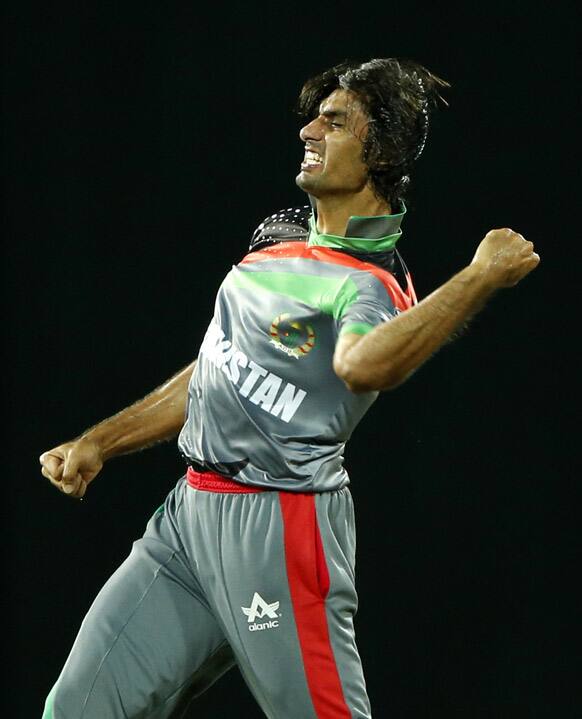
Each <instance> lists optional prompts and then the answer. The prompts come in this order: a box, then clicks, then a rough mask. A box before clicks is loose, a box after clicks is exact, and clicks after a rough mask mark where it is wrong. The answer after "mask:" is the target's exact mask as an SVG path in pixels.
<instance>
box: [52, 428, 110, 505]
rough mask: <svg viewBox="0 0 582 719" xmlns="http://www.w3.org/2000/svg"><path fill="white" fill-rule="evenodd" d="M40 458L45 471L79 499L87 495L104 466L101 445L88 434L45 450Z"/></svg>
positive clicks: (61, 487) (70, 494) (68, 492)
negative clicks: (88, 488)
mask: <svg viewBox="0 0 582 719" xmlns="http://www.w3.org/2000/svg"><path fill="white" fill-rule="evenodd" d="M39 460H40V464H41V473H42V475H43V476H44V477H46V478H47V479H48V480H49V481H50V482H51V484H53V485H54V486H55V487H57V488H58V489H60V490H61V492H64V493H65V494H68V495H69V496H70V497H75V498H76V499H81V498H82V497H83V496H84V494H85V492H86V491H87V486H88V485H89V482H92V481H93V479H95V477H96V475H97V474H98V473H99V472H100V471H101V467H103V457H102V453H101V448H100V447H99V445H98V444H97V443H96V442H94V441H93V440H91V439H89V438H86V437H85V438H84V437H81V438H79V439H76V440H74V441H72V442H65V444H61V445H59V446H58V447H55V448H54V449H51V450H49V451H48V452H44V453H43V454H41V455H40V457H39Z"/></svg>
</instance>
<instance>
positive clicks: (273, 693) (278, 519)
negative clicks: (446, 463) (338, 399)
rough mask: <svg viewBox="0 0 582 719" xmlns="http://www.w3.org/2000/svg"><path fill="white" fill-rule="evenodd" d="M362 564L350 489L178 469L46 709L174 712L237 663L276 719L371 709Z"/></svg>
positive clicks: (136, 717)
mask: <svg viewBox="0 0 582 719" xmlns="http://www.w3.org/2000/svg"><path fill="white" fill-rule="evenodd" d="M354 564H355V529H354V514H353V506H352V499H351V495H350V493H349V491H348V489H347V488H344V489H342V490H338V491H336V492H327V493H322V494H294V493H291V492H275V491H272V492H270V491H266V492H257V493H246V494H235V493H225V492H223V491H206V490H200V489H194V488H192V487H190V486H189V485H188V484H187V483H186V481H185V479H184V478H182V479H180V481H179V482H178V484H177V485H176V487H175V488H174V490H172V491H171V492H170V494H169V495H168V497H167V499H166V501H165V503H164V505H163V506H162V507H161V508H160V509H159V510H158V511H157V512H156V513H155V514H154V516H153V517H152V518H151V519H150V521H149V523H148V525H147V527H146V530H145V533H144V536H143V537H142V538H141V539H139V540H138V541H136V542H135V543H134V545H133V548H132V551H131V554H130V555H129V557H128V558H127V559H126V560H125V562H124V563H123V564H122V565H121V566H120V567H119V569H118V570H117V571H116V572H115V573H114V574H113V576H112V577H111V578H110V579H109V581H108V582H107V583H106V584H105V585H104V587H103V589H102V590H101V591H100V593H99V594H98V596H97V598H96V599H95V601H94V603H93V605H92V606H91V607H90V609H89V611H88V613H87V615H86V617H85V619H84V620H83V623H82V625H81V628H80V630H79V633H78V635H77V638H76V640H75V643H74V645H73V647H72V649H71V652H70V654H69V657H68V659H67V661H66V663H65V665H64V668H63V670H62V672H61V674H60V676H59V678H58V680H57V682H56V684H55V686H54V687H53V689H52V691H51V692H50V694H49V696H48V698H47V701H46V706H45V712H44V714H43V719H122V718H123V719H142V718H144V719H145V718H146V717H147V718H148V719H166V718H169V717H173V718H177V717H179V716H182V715H183V713H184V712H185V710H186V707H187V705H188V704H189V703H190V701H191V700H192V698H193V697H195V696H197V695H199V694H200V693H202V692H203V691H204V690H205V689H207V688H208V687H209V686H210V685H211V684H212V683H213V682H214V681H216V680H217V679H218V678H219V677H220V676H222V675H223V674H224V673H225V672H226V671H228V669H230V668H231V667H233V666H234V665H235V664H236V665H237V666H238V667H239V669H240V671H241V673H242V675H243V677H244V679H245V681H246V683H247V685H248V687H249V689H250V691H251V692H252V693H253V695H254V697H255V699H256V701H257V703H258V704H259V706H260V707H261V708H262V710H263V712H264V714H265V715H266V716H267V717H270V718H271V719H312V718H314V719H315V718H318V719H348V718H351V717H358V719H363V718H364V717H366V718H367V717H370V716H371V713H370V706H369V702H368V697H367V694H366V687H365V682H364V677H363V672H362V666H361V662H360V657H359V654H358V651H357V647H356V643H355V636H354V626H353V618H354V614H355V612H356V608H357V595H356V591H355V586H354ZM194 707H195V704H194ZM194 707H192V708H194ZM233 709H234V707H233ZM193 713H194V714H195V711H194V712H193Z"/></svg>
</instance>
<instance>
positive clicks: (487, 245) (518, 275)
mask: <svg viewBox="0 0 582 719" xmlns="http://www.w3.org/2000/svg"><path fill="white" fill-rule="evenodd" d="M539 261H540V257H539V255H538V254H536V253H535V252H534V251H533V243H532V242H528V241H527V240H526V239H525V238H524V237H523V236H522V235H520V234H519V233H517V232H514V231H513V230H510V229H509V228H508V227H504V228H503V229H500V230H491V231H490V232H488V233H487V234H486V235H485V237H484V238H483V240H481V243H480V244H479V247H478V248H477V252H476V253H475V256H474V257H473V261H472V262H471V264H472V265H473V266H478V267H479V268H480V269H481V270H482V271H483V272H484V273H485V275H486V276H487V278H488V280H489V281H490V282H491V283H492V284H493V286H494V287H498V288H501V287H512V286H513V285H516V284H517V283H518V282H519V281H520V280H521V279H523V278H524V277H525V276H526V275H527V274H528V273H529V272H531V271H532V270H533V269H535V268H536V267H537V266H538V264H539Z"/></svg>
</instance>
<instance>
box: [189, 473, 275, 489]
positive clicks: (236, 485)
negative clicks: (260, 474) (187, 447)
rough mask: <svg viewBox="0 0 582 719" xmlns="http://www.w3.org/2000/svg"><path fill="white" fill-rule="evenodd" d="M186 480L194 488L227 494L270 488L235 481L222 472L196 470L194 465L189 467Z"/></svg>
mask: <svg viewBox="0 0 582 719" xmlns="http://www.w3.org/2000/svg"><path fill="white" fill-rule="evenodd" d="M186 481H187V482H188V484H189V485H190V486H191V487H193V488H194V489H202V490H204V491H205V492H222V493H225V494H254V493H256V492H266V491H268V490H266V489H261V488H260V487H251V486H250V485H248V484H241V483H240V482H235V481H234V479H229V478H228V477H223V476H222V474H216V473H215V472H196V471H195V470H194V469H192V467H188V471H187V472H186Z"/></svg>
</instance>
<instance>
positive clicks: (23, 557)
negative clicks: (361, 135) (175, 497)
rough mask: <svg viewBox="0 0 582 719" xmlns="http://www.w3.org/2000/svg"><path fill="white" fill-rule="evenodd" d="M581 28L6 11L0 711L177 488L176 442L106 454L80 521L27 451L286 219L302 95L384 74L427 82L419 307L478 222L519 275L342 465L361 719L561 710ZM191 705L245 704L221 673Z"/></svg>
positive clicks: (272, 11) (568, 610) (174, 334)
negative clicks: (372, 68)
mask: <svg viewBox="0 0 582 719" xmlns="http://www.w3.org/2000/svg"><path fill="white" fill-rule="evenodd" d="M576 27H577V25H576V22H575V13H574V3H573V2H572V3H557V4H551V5H550V4H546V5H535V6H534V5H533V4H529V3H507V4H503V5H502V4H499V5H491V4H490V3H483V4H481V7H480V8H475V7H472V6H470V5H469V4H465V5H464V6H461V7H458V6H453V5H451V6H446V5H441V4H432V5H429V4H422V3H418V2H409V3H404V4H397V5H394V6H389V5H384V6H380V5H377V4H376V3H374V4H372V3H367V2H361V3H339V2H338V3H333V4H332V3H317V2H314V3H305V4H303V3H302V4H299V3H286V4H280V3H271V4H270V5H260V6H259V5H252V6H251V5H246V4H242V3H241V4H236V5H226V4H224V5H223V4H220V3H214V4H211V6H210V7H207V8H204V7H199V6H197V7H194V5H192V4H190V3H188V4H187V3H171V4H168V3H143V4H139V5H137V4H135V5H131V4H127V3H122V4H119V5H114V6H110V5H109V4H106V3H99V4H98V3H93V4H88V3H79V4H76V5H74V6H73V5H71V6H66V5H64V4H58V3H57V4H53V5H50V4H49V5H48V6H47V5H45V6H43V7H41V6H40V5H34V6H33V5H31V4H27V3H22V2H19V3H13V5H12V9H9V10H7V11H5V16H4V39H5V65H4V93H3V95H4V113H3V116H4V121H3V132H4V136H3V137H4V156H5V175H4V178H5V182H4V222H5V231H4V239H5V251H4V255H5V257H4V273H5V274H4V282H3V288H4V293H5V296H4V305H5V308H6V312H5V317H6V319H5V322H4V340H5V341H4V358H5V363H4V367H5V369H4V372H3V380H4V397H5V407H6V410H7V411H6V418H7V423H6V430H5V445H4V452H3V458H4V466H5V473H4V483H5V488H6V491H5V502H4V524H5V527H6V534H7V536H8V542H5V560H4V566H5V568H6V569H5V572H4V574H5V577H6V581H5V586H4V599H5V601H4V616H5V620H6V621H7V625H8V626H7V631H6V634H5V637H6V641H5V648H6V649H7V653H8V657H7V658H8V663H7V664H5V680H6V688H5V690H4V699H5V700H6V701H7V702H8V707H7V709H6V711H5V712H4V713H3V715H4V716H11V717H22V718H25V719H28V717H31V718H32V717H39V716H40V714H41V713H42V705H43V701H44V697H45V695H46V693H47V692H48V690H49V689H50V687H51V685H52V683H53V682H54V680H55V679H56V676H57V675H58V672H59V671H60V668H61V665H62V663H63V662H64V660H65V658H66V655H67V653H68V650H69V648H70V645H71V643H72V641H73V639H74V637H75V634H76V631H77V629H78V626H79V623H80V621H81V619H82V617H83V615H84V613H85V611H86V610H87V608H88V606H89V604H90V602H91V601H92V599H93V597H94V595H95V594H96V592H97V591H98V590H99V588H100V587H101V585H102V583H103V582H104V581H105V580H106V578H107V577H108V576H109V575H110V573H111V572H112V571H113V570H114V568H115V567H116V566H117V565H118V564H119V563H120V562H121V561H122V560H123V559H124V558H125V556H126V555H127V553H128V552H129V550H130V548H131V543H132V541H133V540H134V539H135V538H137V537H138V536H140V535H141V533H142V531H143V528H144V526H145V523H146V521H147V519H148V518H149V516H150V515H151V513H152V512H153V510H154V509H155V508H156V507H157V506H158V505H159V504H161V502H162V501H163V499H164V497H165V495H166V493H167V492H168V491H169V489H171V488H172V487H173V485H174V483H175V481H176V479H177V477H178V476H179V474H180V473H181V471H182V464H181V461H180V459H179V457H178V455H177V452H176V448H175V445H174V443H170V444H166V445H160V446H157V447H155V448H153V449H150V450H148V451H147V452H143V453H139V454H134V455H131V456H128V457H122V458H119V459H116V460H113V461H112V462H111V463H110V464H109V465H108V466H106V468H105V470H104V471H103V473H102V475H101V476H100V478H99V480H98V481H96V482H95V483H94V485H92V486H91V488H90V491H89V493H88V496H87V498H86V501H85V502H83V503H81V504H80V503H78V502H74V501H71V500H69V499H67V498H66V497H64V496H62V495H61V494H59V493H58V492H56V491H55V490H54V489H53V488H52V487H50V485H49V484H48V482H46V481H45V480H44V479H43V478H42V477H41V475H40V472H39V469H38V455H39V454H40V453H41V452H42V451H44V450H47V449H49V448H51V447H53V446H54V445H56V444H58V443H60V442H62V441H64V440H66V439H70V438H71V437H73V436H75V435H77V434H78V433H80V432H81V431H82V430H83V429H85V428H86V427H88V426H89V425H91V424H93V423H95V422H97V421H99V420H100V419H103V418H104V417H106V416H109V415H111V414H113V413H114V412H116V411H117V410H119V409H121V408H123V407H124V406H126V405H128V404H130V403H131V402H133V401H135V400H136V399H138V398H140V397H142V396H143V395H145V394H146V393H147V392H148V391H150V390H151V389H153V388H154V387H155V386H157V385H158V384H160V383H161V382H162V381H163V380H164V379H166V378H167V377H169V376H170V375H171V374H173V373H174V372H175V371H177V370H178V369H180V368H181V367H183V366H184V365H186V364H187V363H189V362H190V361H191V359H192V358H193V357H194V356H195V354H196V352H197V347H198V345H199V342H200V340H201V338H202V335H203V333H204V331H205V328H206V326H207V323H208V320H209V317H210V315H211V311H212V306H213V301H214V295H215V292H216V289H217V287H218V285H219V283H220V281H221V279H222V277H223V276H224V274H225V272H226V271H227V270H228V268H229V267H230V265H231V264H232V263H234V262H236V261H237V260H238V259H239V258H240V257H241V255H242V254H243V253H244V251H245V249H246V247H247V244H248V240H249V238H250V235H251V233H252V231H253V229H254V228H255V227H256V225H257V224H258V223H259V222H261V221H262V219H263V218H264V216H266V215H267V214H270V213H271V212H274V211H275V210H278V209H280V208H283V207H288V206H291V205H293V204H304V202H305V197H304V195H303V194H302V193H301V192H300V191H299V190H298V189H297V188H296V186H295V183H294V178H295V175H296V174H297V171H298V165H299V162H300V158H301V156H302V146H301V143H300V142H299V139H298V131H299V128H300V123H299V121H298V119H297V118H296V117H295V116H294V114H293V105H294V102H295V98H296V96H297V93H298V92H299V89H300V87H301V84H302V82H303V81H304V79H305V78H306V77H308V76H309V75H311V74H314V73H316V72H318V71H320V70H322V69H324V68H326V67H328V66H330V65H331V64H334V63H336V62H339V61H341V60H343V59H345V58H354V59H362V60H365V59H369V58H371V57H388V56H401V57H410V58H412V59H415V60H417V61H419V62H421V63H423V64H425V65H426V66H427V67H428V68H429V69H431V70H432V71H433V72H435V73H437V74H439V75H441V76H442V77H444V78H445V79H447V80H449V82H451V83H452V88H451V90H450V91H449V92H448V94H447V97H448V101H449V103H450V107H449V108H448V109H446V110H444V111H442V112H441V113H440V114H439V115H437V116H436V117H435V119H434V121H433V123H432V132H431V135H430V137H429V142H428V144H427V147H426V150H425V152H424V155H423V156H422V157H421V159H420V161H419V163H418V167H417V171H416V173H415V175H414V177H413V181H414V184H413V189H412V193H411V195H410V199H409V202H408V208H409V212H408V214H407V216H406V218H405V220H404V223H403V230H404V235H403V238H402V239H401V241H400V245H399V247H400V250H401V252H402V253H403V255H404V257H405V259H406V260H407V263H408V265H409V267H411V268H412V271H413V275H414V277H415V281H416V286H417V290H418V292H419V294H420V295H421V296H425V295H426V294H428V293H429V292H430V291H431V290H432V289H434V288H435V287H436V286H437V285H438V284H440V283H442V282H443V281H445V280H447V279H448V278H449V277H450V276H451V275H452V274H453V273H454V272H456V271H457V270H459V269H461V268H462V267H463V266H464V264H466V263H467V262H469V261H470V259H471V257H472V255H473V252H474V249H475V247H476V245H477V244H478V242H479V240H480V239H481V238H482V237H483V235H484V234H485V233H486V232H487V231H488V230H490V229H492V228H495V227H506V226H507V227H511V228H513V229H515V230H517V231H519V232H521V233H522V234H523V235H524V236H525V237H526V238H527V239H531V240H532V241H533V242H534V243H535V245H536V249H537V250H538V252H539V253H540V255H541V257H542V262H541V264H540V266H539V268H538V269H537V270H536V271H535V272H534V273H533V274H532V275H530V276H528V277H527V278H526V279H525V280H524V281H523V282H522V283H521V284H519V285H518V286H517V287H515V288H513V289H511V290H504V291H502V292H500V293H499V294H498V295H496V296H495V297H494V298H493V300H492V301H491V302H490V303H489V305H488V306H487V307H486V308H485V309H484V310H483V312H482V313H481V314H479V315H478V316H477V317H476V318H475V319H474V320H473V322H472V324H471V326H470V328H469V331H468V332H467V333H466V334H465V335H464V336H463V337H462V338H460V339H458V340H457V341H455V342H453V343H451V344H449V345H447V346H446V347H444V348H443V349H442V350H441V351H440V352H439V353H437V354H436V355H435V356H434V357H433V358H432V359H431V360H430V361H429V362H428V363H427V364H426V365H425V366H424V367H423V368H422V369H421V370H420V371H419V372H418V373H417V374H415V375H414V376H413V377H412V378H411V379H410V380H409V381H408V383H406V384H405V385H403V386H402V387H400V388H399V389H398V390H396V391H395V392H393V393H389V394H386V395H383V396H382V397H381V398H380V399H379V400H378V402H377V403H376V404H375V405H374V406H373V408H372V410H371V411H370V413H369V415H368V416H367V417H366V418H365V419H364V420H363V422H362V424H361V425H360V426H359V427H358V429H357V430H356V432H355V434H354V436H353V438H352V440H351V443H350V445H349V447H348V449H347V452H346V463H347V466H348V469H349V470H350V472H351V475H352V492H353V495H354V498H355V502H356V512H357V521H358V525H359V534H358V559H357V562H358V585H359V594H360V610H359V613H358V616H357V632H358V642H359V647H360V651H361V655H362V658H363V662H364V667H365V671H366V675H367V681H368V687H369V694H370V697H371V700H372V705H373V708H374V712H375V714H374V715H375V716H376V717H398V718H402V719H409V718H410V719H416V718H417V717H418V718H419V719H420V718H425V717H426V718H432V717H441V716H443V717H445V716H446V717H471V718H475V717H492V718H497V717H556V718H559V719H565V718H566V717H575V716H580V715H582V699H581V684H580V678H579V670H580V661H581V656H580V651H579V648H578V643H577V641H576V638H575V637H576V631H577V629H578V627H577V626H576V625H577V620H578V619H579V608H578V605H579V601H580V597H579V596H577V595H576V594H575V591H574V587H575V584H576V578H577V576H576V575H577V574H578V573H579V570H580V565H579V557H578V562H577V563H575V561H574V559H575V556H576V553H575V549H576V548H578V547H579V542H578V533H579V529H578V527H579V524H580V521H579V510H578V506H579V500H580V492H579V490H578V489H577V482H578V476H577V475H576V473H575V471H574V456H575V442H576V441H577V436H576V435H577V429H576V427H577V424H575V411H574V407H575V406H576V405H575V394H576V393H577V371H578V369H577V365H578V364H579V361H578V360H577V355H576V337H577V334H578V323H577V321H576V320H575V319H574V317H573V316H572V317H569V309H568V308H569V306H572V305H573V303H574V301H575V297H574V294H573V290H574V288H575V287H576V284H577V272H576V270H577V263H576V259H575V258H576V250H577V244H578V243H579V242H580V234H579V232H578V224H579V205H578V203H577V196H578V186H579V181H580V173H579V163H580V158H579V154H578V150H579V143H578V140H577V133H578V125H579V100H578V96H579V93H580V80H579V73H578V69H577V68H576V66H575V58H576V52H575V43H576V40H577V38H576ZM192 715H193V716H197V717H211V716H212V717H219V716H237V717H239V716H240V717H242V716H245V717H246V716H248V717H259V716H260V711H259V710H258V708H257V707H256V706H255V704H254V702H253V700H252V698H251V696H250V694H249V693H248V691H247V689H246V688H245V686H244V684H243V682H242V680H241V678H240V676H239V675H238V673H236V672H230V674H229V675H227V677H225V678H223V679H222V680H221V681H219V682H218V683H217V684H216V685H215V686H214V687H213V688H212V689H211V690H210V691H209V692H208V693H207V694H206V695H205V696H204V697H203V698H202V699H201V700H200V701H199V703H198V705H197V711H196V712H193V714H192ZM298 719H300V718H298Z"/></svg>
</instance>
